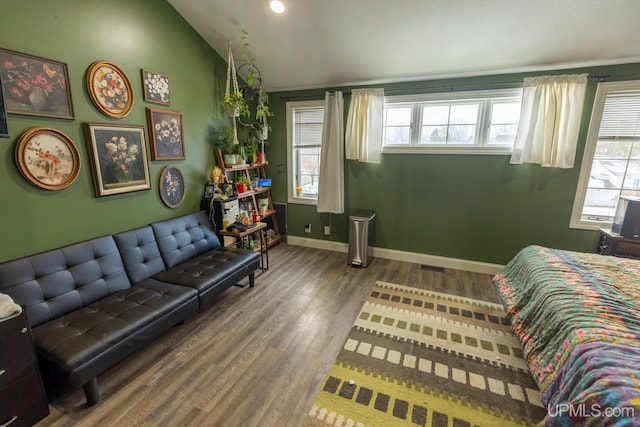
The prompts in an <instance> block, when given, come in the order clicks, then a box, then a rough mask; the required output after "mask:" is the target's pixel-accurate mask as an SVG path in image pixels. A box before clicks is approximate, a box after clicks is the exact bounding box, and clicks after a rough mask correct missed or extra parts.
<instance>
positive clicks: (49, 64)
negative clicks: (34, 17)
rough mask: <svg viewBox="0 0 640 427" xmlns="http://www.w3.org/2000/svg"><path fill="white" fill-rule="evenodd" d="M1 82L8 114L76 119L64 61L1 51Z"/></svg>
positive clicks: (5, 50) (6, 50)
mask: <svg viewBox="0 0 640 427" xmlns="http://www.w3.org/2000/svg"><path fill="white" fill-rule="evenodd" d="M0 82H2V87H3V88H4V96H5V108H6V111H7V113H10V114H25V115H30V116H40V117H54V118H59V119H73V118H74V115H73V102H72V100H71V89H70V88H69V73H68V71H67V64H65V63H64V62H59V61H54V60H52V59H46V58H41V57H39V56H34V55H28V54H26V53H21V52H16V51H13V50H9V49H2V48H0Z"/></svg>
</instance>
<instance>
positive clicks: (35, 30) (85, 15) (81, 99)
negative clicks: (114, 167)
mask: <svg viewBox="0 0 640 427" xmlns="http://www.w3.org/2000/svg"><path fill="white" fill-rule="evenodd" d="M2 15H3V18H4V19H3V24H2V26H0V47H3V48H6V49H11V50H16V51H19V52H23V53H28V54H31V55H35V56H41V57H45V58H49V59H53V60H57V61H60V62H64V63H66V64H67V66H68V71H69V77H70V89H71V94H72V98H73V105H74V110H75V120H62V119H50V118H42V117H34V116H24V115H14V114H10V115H9V131H10V138H8V139H0V160H1V162H2V167H0V200H1V202H0V219H1V221H0V236H2V245H0V261H4V260H8V259H13V258H17V257H20V256H24V255H27V254H32V253H36V252H40V251H43V250H47V249H50V248H54V247H58V246H61V245H64V244H67V243H73V242H77V241H80V240H84V239H88V238H92V237H95V236H99V235H103V234H111V233H114V232H118V231H123V230H127V229H130V228H134V227H138V226H142V225H144V224H148V223H149V222H152V221H155V220H160V219H164V218H168V217H172V216H176V215H179V214H183V213H188V212H193V211H195V210H197V209H198V208H199V201H200V195H201V192H202V184H203V183H204V182H206V180H207V175H208V171H209V169H210V168H211V167H212V164H213V156H212V149H211V144H210V143H209V142H208V141H207V129H208V127H209V125H210V124H211V123H212V122H213V121H214V120H216V119H218V118H219V117H220V115H221V110H220V108H219V102H218V100H220V99H221V98H222V93H223V92H224V83H225V75H226V62H225V61H224V60H223V59H222V58H221V57H220V56H219V55H217V54H216V53H215V52H214V51H213V50H212V49H211V48H210V47H209V46H208V45H207V44H206V43H205V42H204V41H203V40H202V39H201V38H200V36H199V35H198V34H197V33H196V32H195V31H194V30H193V29H191V27H189V26H188V25H187V24H186V22H185V21H184V20H183V19H182V17H181V16H180V15H179V14H178V13H177V12H176V11H175V10H174V9H173V8H172V7H171V6H170V5H169V4H168V3H167V2H165V1H157V0H136V1H130V0H109V1H105V0H100V1H98V0H82V1H78V0H56V1H46V0H21V1H15V2H3V6H2ZM97 60H107V61H110V62H113V63H115V64H117V65H118V66H120V68H122V69H123V70H124V71H125V73H126V74H127V75H128V77H129V80H130V81H131V83H132V85H133V91H134V96H135V100H134V105H133V109H132V111H131V113H130V114H129V115H128V116H126V117H125V118H122V119H120V120H117V119H111V118H108V117H106V116H104V115H102V114H101V113H100V112H98V110H96V109H95V107H93V105H92V103H91V101H90V99H89V97H88V94H87V91H86V89H85V75H86V70H87V68H88V67H89V66H90V65H91V64H92V63H93V62H94V61H97ZM141 68H145V69H149V70H153V71H156V72H159V73H162V74H165V75H167V76H168V77H169V79H170V88H171V105H170V106H168V107H164V106H159V105H157V104H149V103H145V102H143V101H142V88H141V76H140V69H141ZM5 96H6V95H5ZM145 107H154V108H168V109H171V110H175V111H179V112H181V113H183V115H184V116H183V120H184V137H185V145H186V148H185V151H186V160H182V161H173V162H160V161H157V162H153V161H151V160H150V158H149V170H150V179H151V190H147V191H139V192H134V193H127V194H122V195H113V196H107V197H100V198H97V197H96V196H95V195H94V191H93V181H92V173H91V164H90V156H89V152H88V149H87V142H86V139H85V137H84V133H83V127H82V126H83V122H97V123H118V124H135V125H143V126H144V127H145V129H146V128H147V125H146V115H145ZM34 126H47V127H52V128H55V129H58V130H60V131H62V132H64V133H65V134H67V135H68V136H69V137H70V138H71V139H72V140H73V141H74V143H75V145H76V147H77V148H78V150H79V152H80V157H81V170H80V175H79V177H78V179H77V180H76V181H75V182H74V183H73V184H72V185H71V186H69V187H67V188H65V189H63V190H59V191H47V190H42V189H39V188H36V187H34V186H32V185H31V184H29V183H28V182H27V181H25V180H24V179H23V178H22V176H21V175H20V173H19V172H18V170H17V168H16V165H15V161H14V152H15V146H16V141H17V139H18V138H19V136H20V135H21V134H22V133H23V132H24V131H25V130H27V129H29V128H31V127H34ZM145 132H146V131H145ZM146 135H147V152H148V153H150V151H149V145H148V144H149V136H148V135H149V134H148V132H146ZM169 164H174V165H176V166H178V167H179V168H180V169H181V170H182V172H183V174H184V176H185V179H186V181H187V196H186V198H185V201H184V202H183V203H182V205H181V206H180V207H179V208H177V209H169V208H167V207H165V205H164V204H163V203H162V201H161V199H160V196H159V194H158V180H159V176H160V172H161V171H162V169H163V168H164V167H165V166H167V165H169Z"/></svg>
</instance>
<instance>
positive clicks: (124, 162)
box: [85, 123, 151, 197]
mask: <svg viewBox="0 0 640 427" xmlns="http://www.w3.org/2000/svg"><path fill="white" fill-rule="evenodd" d="M85 131H86V134H87V142H88V145H89V152H90V153H91V159H92V167H93V182H94V186H95V190H96V196H98V197H101V196H110V195H112V194H120V193H128V192H131V191H140V190H148V189H150V188H151V184H150V181H149V164H148V162H147V144H146V142H145V138H144V127H143V126H135V125H116V124H98V123H85Z"/></svg>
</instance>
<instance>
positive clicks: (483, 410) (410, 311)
mask: <svg viewBox="0 0 640 427" xmlns="http://www.w3.org/2000/svg"><path fill="white" fill-rule="evenodd" d="M540 396H541V395H540V392H539V390H538V388H537V386H536V384H535V383H534V381H533V378H532V377H531V375H530V373H529V370H528V368H527V366H526V363H525V361H524V360H523V358H522V352H521V350H520V346H519V344H518V342H517V340H516V338H515V337H514V336H513V334H512V333H511V331H510V329H509V321H508V320H507V319H506V318H505V316H504V310H503V309H502V306H501V305H498V304H493V303H490V302H486V301H480V300H474V299H469V298H463V297H459V296H455V295H448V294H443V293H438V292H432V291H427V290H422V289H416V288H412V287H408V286H402V285H395V284H392V283H386V282H378V283H376V285H375V286H374V288H373V290H372V292H371V294H370V295H369V297H368V299H367V301H366V302H365V304H364V307H363V308H362V310H361V311H360V314H359V315H358V318H357V320H356V322H355V324H354V325H353V327H352V328H351V332H350V334H349V337H348V339H347V341H346V342H345V344H344V347H343V349H342V350H341V352H340V354H339V355H338V358H337V360H336V362H335V364H334V365H333V367H332V368H331V370H330V372H329V374H328V376H327V379H326V381H325V382H324V384H323V385H322V387H321V389H320V391H319V392H318V395H317V396H316V398H315V400H314V402H313V404H312V407H311V409H310V411H309V413H308V414H307V416H306V418H305V421H304V424H303V425H305V426H326V425H331V426H354V427H355V426H372V427H373V426H405V425H407V426H433V427H440V426H450V427H451V426H452V427H463V426H511V425H513V426H522V425H525V426H528V425H535V424H536V423H537V422H538V421H540V420H542V419H543V418H544V416H545V413H546V411H545V410H544V408H543V407H542V403H541V402H540Z"/></svg>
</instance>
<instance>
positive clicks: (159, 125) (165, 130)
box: [147, 108, 186, 160]
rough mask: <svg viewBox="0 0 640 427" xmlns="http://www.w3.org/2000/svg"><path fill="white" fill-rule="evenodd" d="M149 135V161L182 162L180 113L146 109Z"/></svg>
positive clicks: (182, 148) (182, 143) (182, 142)
mask: <svg viewBox="0 0 640 427" xmlns="http://www.w3.org/2000/svg"><path fill="white" fill-rule="evenodd" d="M147 120H148V122H149V133H150V134H151V160H184V159H185V158H186V157H185V152H184V134H183V131H182V113H179V112H177V111H170V110H159V109H155V108H147Z"/></svg>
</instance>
